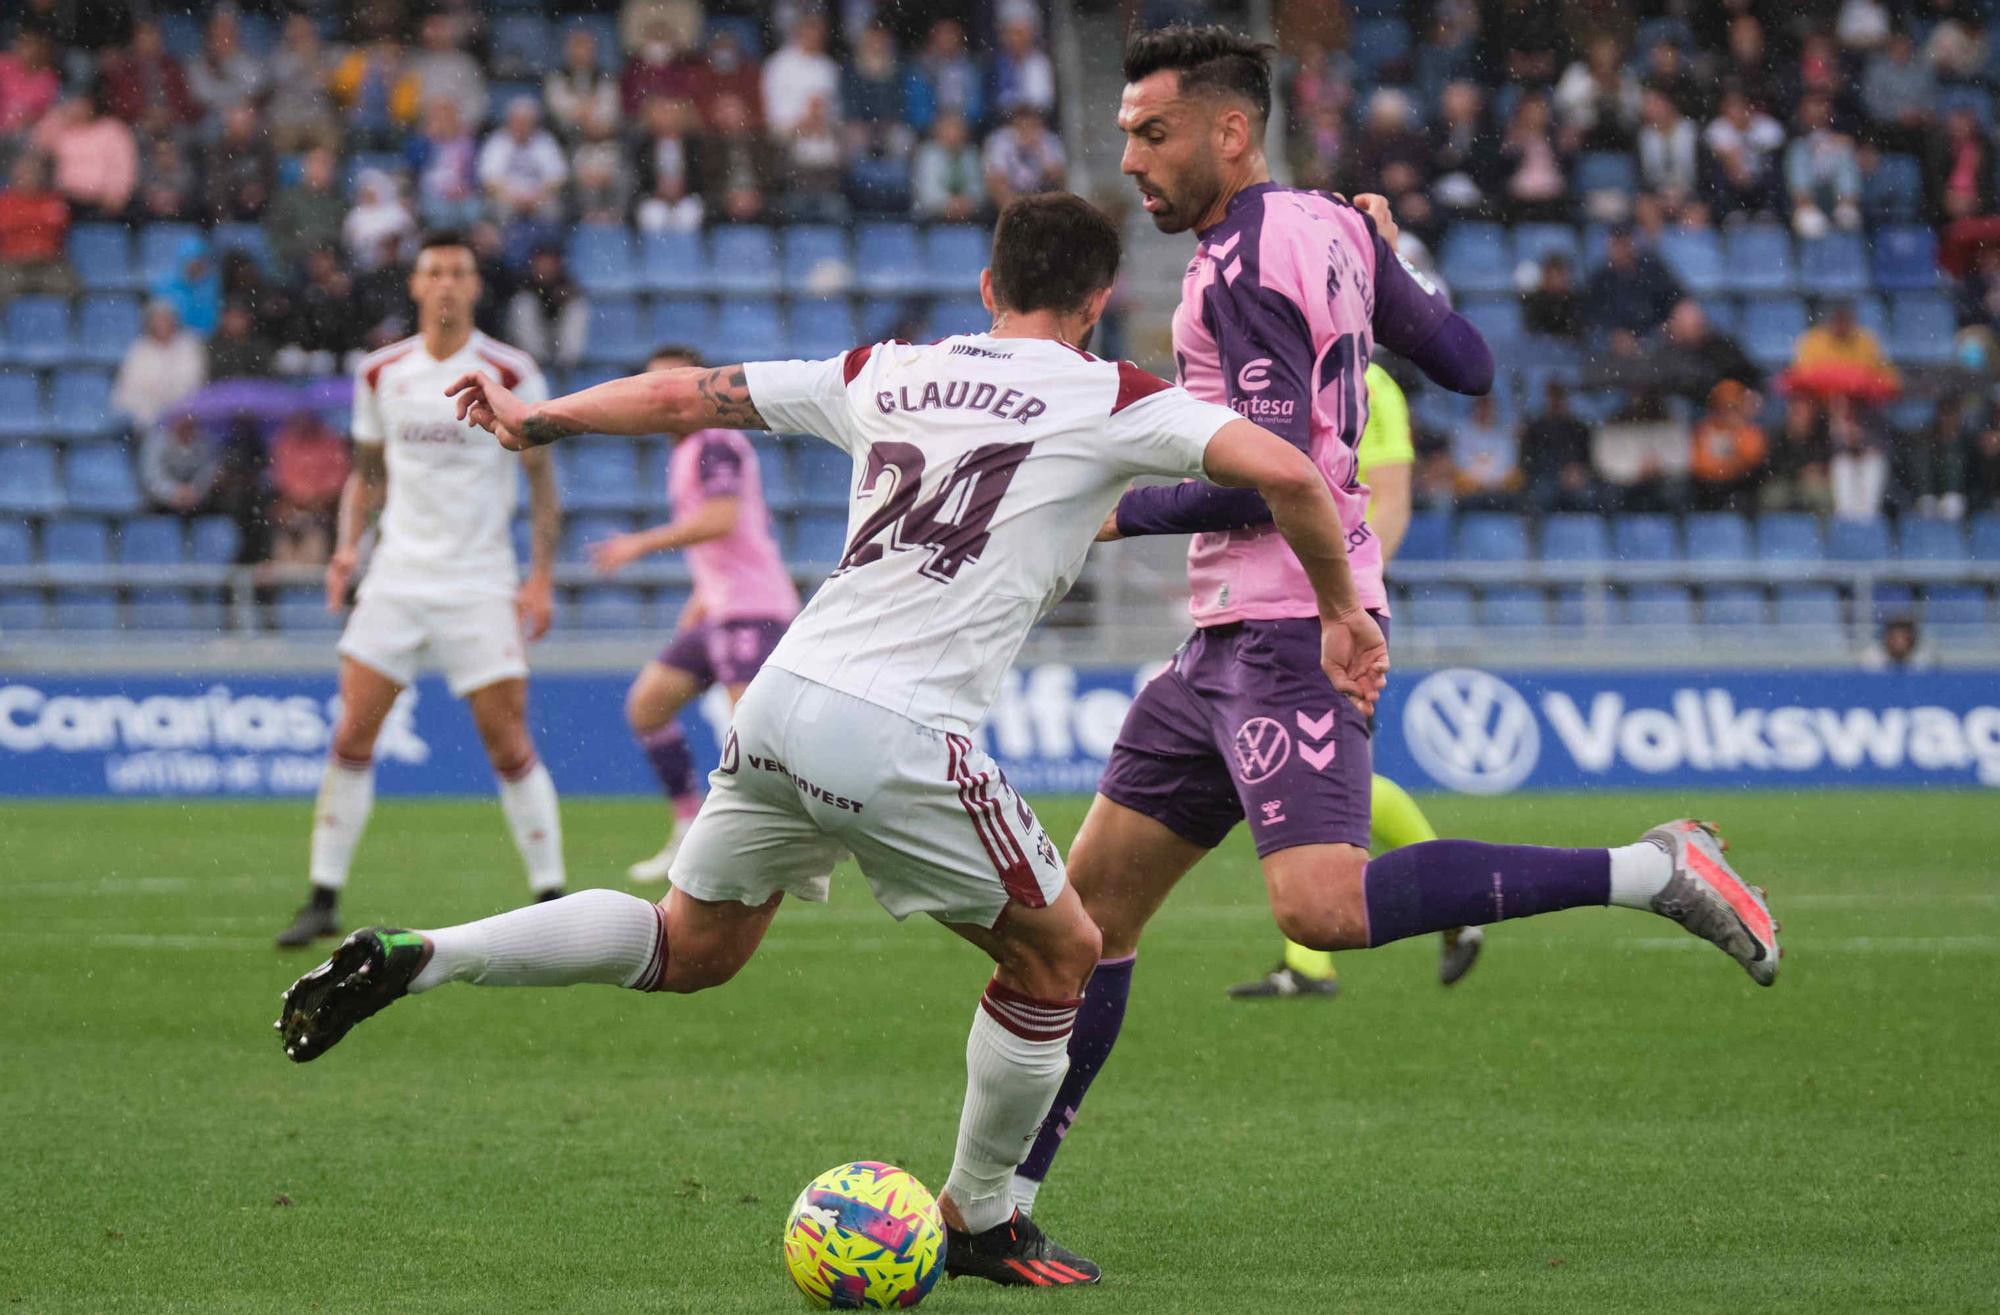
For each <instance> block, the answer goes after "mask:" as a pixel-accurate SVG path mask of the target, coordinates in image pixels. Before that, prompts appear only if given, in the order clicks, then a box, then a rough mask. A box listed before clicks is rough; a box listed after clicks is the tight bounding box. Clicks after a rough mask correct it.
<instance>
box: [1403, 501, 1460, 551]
mask: <svg viewBox="0 0 2000 1315" xmlns="http://www.w3.org/2000/svg"><path fill="white" fill-rule="evenodd" d="M1396 556H1397V557H1398V558H1400V559H1401V560H1403V561H1406V562H1441V561H1445V560H1447V559H1448V558H1449V557H1450V556H1451V513H1450V512H1448V511H1419V512H1413V513H1411V515H1410V528H1409V529H1408V530H1406V531H1404V533H1403V545H1402V547H1400V548H1398V549H1397V550H1396Z"/></svg>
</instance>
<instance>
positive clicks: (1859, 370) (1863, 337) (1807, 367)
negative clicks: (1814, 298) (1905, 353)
mask: <svg viewBox="0 0 2000 1315" xmlns="http://www.w3.org/2000/svg"><path fill="white" fill-rule="evenodd" d="M1895 379H1896V371H1895V367H1894V366H1892V365H1890V364H1889V360H1888V358H1887V357H1886V356H1884V355H1883V354H1882V343H1881V341H1880V340H1879V339H1877V338H1876V336H1875V335H1874V334H1873V333H1870V332H1869V331H1868V329H1867V328H1865V327H1864V326H1863V325H1862V324H1861V322H1860V321H1859V320H1858V319H1856V318H1855V314H1854V303H1853V302H1851V301H1836V302H1834V303H1833V304H1832V306H1831V307H1830V308H1829V309H1828V312H1827V315H1826V319H1825V321H1824V322H1823V323H1819V324H1815V325H1813V326H1812V327H1811V328H1809V329H1807V330H1806V331H1805V332H1804V333H1802V334H1800V335H1799V340H1798V342H1797V344H1796V345H1795V346H1794V347H1793V348H1792V370H1791V374H1790V376H1789V380H1790V385H1791V386H1792V387H1794V388H1797V389H1802V390H1804V391H1806V392H1808V393H1810V394H1813V395H1816V396H1843V397H1853V396H1863V397H1878V398H1879V397H1881V396H1883V395H1885V394H1887V393H1889V392H1893V391H1894V385H1895Z"/></svg>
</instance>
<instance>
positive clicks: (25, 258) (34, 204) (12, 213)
mask: <svg viewBox="0 0 2000 1315" xmlns="http://www.w3.org/2000/svg"><path fill="white" fill-rule="evenodd" d="M68 231H69V206H68V205H66V204H65V203H64V202H63V199H62V197H61V195H59V194H58V193H56V192H52V191H48V190H47V189H43V190H39V191H29V190H27V189H26V188H21V187H9V188H6V189H5V190H0V265H32V264H38V263H40V262H42V261H46V260H60V259H62V254H63V237H64V235H65V234H67V233H68Z"/></svg>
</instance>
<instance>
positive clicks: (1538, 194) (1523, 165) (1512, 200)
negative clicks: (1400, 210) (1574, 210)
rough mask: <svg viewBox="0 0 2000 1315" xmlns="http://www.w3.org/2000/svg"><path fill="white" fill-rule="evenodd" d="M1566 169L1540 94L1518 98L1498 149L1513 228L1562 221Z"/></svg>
mask: <svg viewBox="0 0 2000 1315" xmlns="http://www.w3.org/2000/svg"><path fill="white" fill-rule="evenodd" d="M1568 166H1569V160H1568V152H1567V151H1566V150H1564V148H1563V146H1562V144H1561V143H1560V142H1559V141H1558V140H1557V138H1556V131H1555V120H1554V118H1553V117H1552V116H1551V115H1550V113H1549V100H1548V97H1547V96H1546V95H1544V94H1542V93H1541V92H1529V93H1527V94H1526V95H1524V96H1522V97H1521V99H1520V100H1519V101H1517V102H1516V103H1515V106H1514V116H1513V118H1512V119H1510V120H1509V121H1508V124H1507V135H1506V137H1505V138H1504V139H1503V140H1502V141H1501V144H1500V174H1501V177H1502V178H1503V179H1504V182H1503V183H1502V185H1501V190H1502V192H1503V193H1504V194H1505V197H1506V207H1505V208H1506V212H1507V214H1508V216H1509V217H1510V218H1512V219H1513V220H1515V221H1516V222H1536V221H1549V222H1555V221H1561V220H1566V219H1568V218H1569V181H1568V179H1567V178H1566V177H1565V176H1564V174H1565V172H1566V170H1567V169H1568ZM1417 227H1421V226H1420V225H1418V226H1417Z"/></svg>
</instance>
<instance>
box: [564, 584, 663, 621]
mask: <svg viewBox="0 0 2000 1315" xmlns="http://www.w3.org/2000/svg"><path fill="white" fill-rule="evenodd" d="M569 624H571V625H574V626H577V627H578V628H580V629H583V630H648V629H651V628H652V624H653V619H652V617H651V615H650V614H649V613H648V612H647V610H646V605H645V600H644V598H643V597H642V596H641V594H640V593H639V591H638V590H637V589H635V588H633V587H631V586H630V585H620V584H598V585H591V586H590V587H589V588H587V589H584V590H583V591H582V592H581V593H579V594H578V596H577V600H576V606H575V608H574V609H572V610H571V611H570V613H569Z"/></svg>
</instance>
